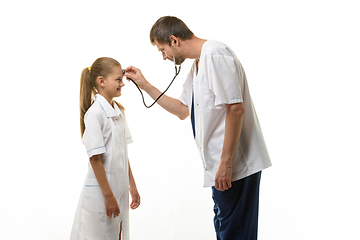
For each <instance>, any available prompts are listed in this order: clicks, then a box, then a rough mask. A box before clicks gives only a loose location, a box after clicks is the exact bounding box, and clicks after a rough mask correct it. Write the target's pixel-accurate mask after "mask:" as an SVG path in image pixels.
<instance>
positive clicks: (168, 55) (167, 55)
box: [154, 40, 185, 65]
mask: <svg viewBox="0 0 360 240" xmlns="http://www.w3.org/2000/svg"><path fill="white" fill-rule="evenodd" d="M154 43H155V46H156V47H157V49H158V50H159V51H160V52H161V54H162V57H163V59H164V60H166V59H169V60H170V61H172V62H174V56H173V48H172V47H171V46H169V45H167V44H166V43H158V42H157V41H156V40H155V41H154ZM176 49H177V47H176V46H174V55H175V64H176V65H181V64H182V63H183V62H184V61H185V58H183V57H182V56H181V55H180V53H179V52H178V51H177V50H176Z"/></svg>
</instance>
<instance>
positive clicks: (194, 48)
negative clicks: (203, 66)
mask: <svg viewBox="0 0 360 240" xmlns="http://www.w3.org/2000/svg"><path fill="white" fill-rule="evenodd" d="M205 42H206V40H205V39H201V38H198V37H196V36H194V37H193V38H191V39H189V40H186V41H184V42H183V45H184V46H183V47H184V52H183V54H184V57H185V58H190V59H196V60H197V61H199V60H200V55H201V49H202V46H203V44H204V43H205Z"/></svg>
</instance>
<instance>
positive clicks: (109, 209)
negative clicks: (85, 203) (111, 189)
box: [105, 194, 120, 218]
mask: <svg viewBox="0 0 360 240" xmlns="http://www.w3.org/2000/svg"><path fill="white" fill-rule="evenodd" d="M105 208H106V216H108V217H109V218H112V216H114V218H116V217H118V216H119V214H120V208H119V205H118V203H117V201H116V198H115V196H114V195H113V194H111V195H110V196H106V197H105Z"/></svg>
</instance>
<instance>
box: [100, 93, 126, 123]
mask: <svg viewBox="0 0 360 240" xmlns="http://www.w3.org/2000/svg"><path fill="white" fill-rule="evenodd" d="M96 101H98V102H99V104H100V106H101V108H102V109H103V110H104V112H105V115H106V117H108V118H109V117H118V116H120V115H121V110H120V109H119V107H118V105H117V104H116V103H115V102H113V106H114V107H112V106H111V105H110V103H109V102H108V101H107V100H106V99H105V98H104V97H103V96H101V95H100V94H96V95H95V97H94V102H96Z"/></svg>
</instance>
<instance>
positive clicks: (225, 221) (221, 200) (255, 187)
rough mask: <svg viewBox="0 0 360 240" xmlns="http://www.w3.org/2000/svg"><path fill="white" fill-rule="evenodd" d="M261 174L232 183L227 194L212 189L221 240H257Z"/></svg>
mask: <svg viewBox="0 0 360 240" xmlns="http://www.w3.org/2000/svg"><path fill="white" fill-rule="evenodd" d="M260 178H261V171H260V172H258V173H255V174H253V175H250V176H248V177H246V178H244V179H240V180H237V181H234V182H232V183H231V185H232V187H231V188H230V189H228V190H226V191H223V192H222V191H219V190H216V189H215V187H212V197H213V200H214V213H215V217H214V226H215V231H216V236H217V240H256V239H257V232H258V213H259V187H260Z"/></svg>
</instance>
